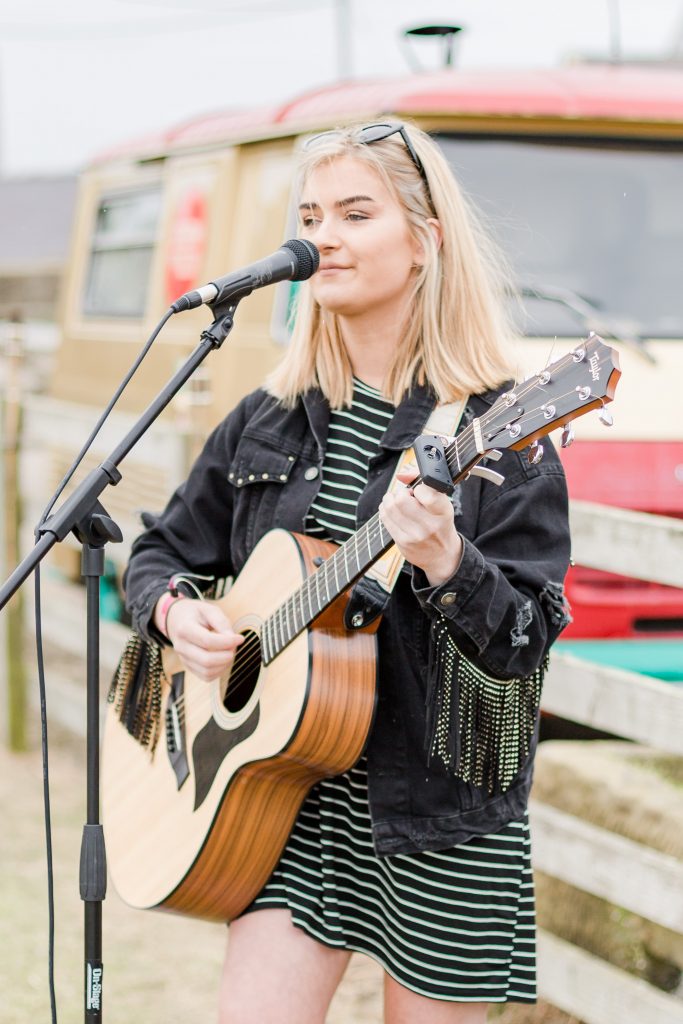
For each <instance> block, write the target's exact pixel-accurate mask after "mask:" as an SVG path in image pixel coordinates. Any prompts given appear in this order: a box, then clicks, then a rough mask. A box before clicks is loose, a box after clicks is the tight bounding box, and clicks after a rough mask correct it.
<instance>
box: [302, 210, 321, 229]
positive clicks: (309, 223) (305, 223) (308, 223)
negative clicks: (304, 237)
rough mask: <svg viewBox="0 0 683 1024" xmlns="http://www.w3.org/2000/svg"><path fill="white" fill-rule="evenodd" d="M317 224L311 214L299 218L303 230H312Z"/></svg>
mask: <svg viewBox="0 0 683 1024" xmlns="http://www.w3.org/2000/svg"><path fill="white" fill-rule="evenodd" d="M317 223H318V220H317V219H316V218H315V217H314V216H313V214H312V213H307V214H305V216H303V217H302V218H301V226H302V227H303V228H312V227H315V225H316V224H317Z"/></svg>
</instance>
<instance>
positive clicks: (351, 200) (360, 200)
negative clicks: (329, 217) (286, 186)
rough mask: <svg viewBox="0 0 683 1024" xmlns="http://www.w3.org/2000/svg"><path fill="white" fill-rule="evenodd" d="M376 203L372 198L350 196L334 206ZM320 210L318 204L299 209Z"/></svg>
mask: <svg viewBox="0 0 683 1024" xmlns="http://www.w3.org/2000/svg"><path fill="white" fill-rule="evenodd" d="M374 202H376V200H375V199H373V198H372V196H349V197H348V199H338V200H337V201H336V203H335V204H334V205H335V206H338V207H344V206H353V205H354V204H355V203H374ZM319 208H320V207H319V204H318V203H301V204H300V205H299V209H300V210H317V209H319Z"/></svg>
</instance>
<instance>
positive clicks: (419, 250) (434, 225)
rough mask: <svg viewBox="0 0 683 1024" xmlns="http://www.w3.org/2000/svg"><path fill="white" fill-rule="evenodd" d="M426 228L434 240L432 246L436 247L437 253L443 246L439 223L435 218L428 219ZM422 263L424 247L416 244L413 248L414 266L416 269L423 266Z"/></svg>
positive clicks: (423, 260)
mask: <svg viewBox="0 0 683 1024" xmlns="http://www.w3.org/2000/svg"><path fill="white" fill-rule="evenodd" d="M427 226H428V227H429V230H430V232H431V235H432V237H433V239H434V244H435V246H436V251H437V252H438V251H439V250H440V249H441V246H442V244H443V231H442V229H441V223H440V221H438V220H437V219H436V217H429V219H428V220H427ZM424 262H425V251H424V247H423V246H422V245H420V244H419V243H418V244H417V245H416V247H415V266H416V267H423V266H424Z"/></svg>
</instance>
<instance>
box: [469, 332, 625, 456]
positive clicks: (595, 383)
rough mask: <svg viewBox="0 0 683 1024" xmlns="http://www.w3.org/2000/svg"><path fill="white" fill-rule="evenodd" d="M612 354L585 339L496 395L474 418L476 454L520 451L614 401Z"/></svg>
mask: <svg viewBox="0 0 683 1024" xmlns="http://www.w3.org/2000/svg"><path fill="white" fill-rule="evenodd" d="M620 377H621V370H620V369H619V357H618V354H617V352H616V351H615V350H614V349H612V348H610V347H609V346H608V345H606V344H605V343H604V341H603V340H602V338H600V337H598V335H597V334H591V335H589V337H588V338H587V339H586V340H585V341H583V342H581V344H580V345H579V346H578V347H577V348H575V349H574V350H573V351H572V352H569V353H567V355H564V356H562V357H561V358H560V359H557V360H556V361H555V362H554V363H552V364H551V365H550V366H547V367H546V368H545V369H544V370H542V371H541V372H540V373H537V374H535V375H534V376H532V377H529V378H528V379H527V380H525V381H522V382H521V383H520V384H518V385H516V386H515V387H514V388H513V389H512V390H511V391H508V392H506V393H505V394H503V395H501V396H500V398H498V399H497V400H496V402H495V403H494V404H493V405H492V406H491V409H490V410H489V411H488V412H487V413H485V414H484V415H483V416H481V417H480V420H479V423H480V428H481V439H480V444H479V445H478V448H479V451H480V452H481V448H482V446H483V449H484V453H486V452H487V451H489V450H492V449H496V448H498V449H500V448H515V449H517V450H519V449H520V448H524V447H526V445H528V444H530V443H531V442H532V441H534V440H536V438H538V437H542V436H543V435H544V434H549V433H550V432H551V431H552V430H555V428H556V427H560V426H564V424H566V423H569V421H570V420H574V419H577V418H578V417H579V416H583V415H584V414H585V413H587V412H590V410H591V409H598V408H601V407H602V406H605V405H606V404H607V403H608V402H611V401H612V399H613V398H614V393H615V391H616V387H617V383H618V382H619V378H620Z"/></svg>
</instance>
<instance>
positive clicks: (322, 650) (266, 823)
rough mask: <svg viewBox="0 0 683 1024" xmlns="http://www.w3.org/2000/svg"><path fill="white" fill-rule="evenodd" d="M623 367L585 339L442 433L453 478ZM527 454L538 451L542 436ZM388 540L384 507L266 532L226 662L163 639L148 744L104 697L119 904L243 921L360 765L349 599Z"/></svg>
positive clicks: (539, 430) (362, 659) (361, 638)
mask: <svg viewBox="0 0 683 1024" xmlns="http://www.w3.org/2000/svg"><path fill="white" fill-rule="evenodd" d="M619 377H620V371H619V367H618V361H617V357H616V354H615V353H614V351H613V350H612V349H610V348H609V347H607V346H606V345H605V344H604V343H603V342H602V340H601V339H600V338H598V337H597V336H596V335H591V336H590V337H589V339H588V340H587V341H585V342H583V343H582V344H581V346H580V347H579V348H578V349H576V350H575V351H574V352H571V353H569V354H567V355H565V356H563V357H562V358H561V359H558V360H557V361H556V362H554V363H553V364H552V365H551V366H548V367H547V368H546V369H545V370H543V371H542V372H541V373H539V374H536V375H535V376H532V377H530V378H529V379H528V380H526V381H524V382H523V383H520V384H519V385H516V386H515V388H514V390H513V391H510V392H508V393H507V394H503V395H501V396H500V397H499V398H498V399H497V401H496V402H495V404H494V405H493V406H491V408H490V409H489V410H488V411H487V412H486V413H485V414H483V415H482V416H481V417H478V418H477V419H474V420H473V421H472V422H471V423H470V424H468V426H467V427H466V428H465V429H464V430H462V431H461V432H460V433H459V434H458V436H457V438H450V439H447V443H446V446H445V448H444V451H445V455H446V458H447V463H448V468H449V471H450V474H451V477H452V479H453V481H454V482H458V481H460V480H463V479H464V478H466V477H467V476H468V474H469V473H470V472H472V471H473V470H474V471H475V472H476V471H477V469H481V468H482V467H479V463H480V462H481V460H482V459H484V458H486V457H487V456H488V457H493V458H495V457H496V452H497V451H499V450H500V449H501V448H514V449H517V450H520V449H522V448H525V447H526V446H527V445H529V444H530V443H531V442H535V441H536V439H537V438H539V437H541V436H543V435H545V434H547V433H549V432H550V431H551V430H553V429H554V428H556V427H559V426H562V425H566V424H568V423H569V421H570V420H573V419H574V418H576V417H578V416H581V415H583V414H584V413H586V412H588V411H589V410H591V409H596V408H600V409H601V410H602V413H601V414H602V415H605V416H608V414H607V413H606V410H604V406H605V404H606V403H607V402H610V401H611V400H612V399H613V397H614V391H615V388H616V385H617V382H618V380H619ZM569 429H570V428H568V427H566V426H565V430H569ZM565 440H566V438H565ZM528 456H529V457H530V458H531V459H535V458H538V456H539V448H538V446H535V447H533V446H532V447H531V448H530V450H529V453H528ZM484 472H486V469H485V468H484ZM489 473H490V471H489ZM417 479H420V478H417ZM391 546H392V540H391V537H390V536H389V534H388V533H387V531H386V530H385V529H384V528H383V526H382V523H381V521H380V519H379V515H375V516H373V517H372V518H371V519H370V520H369V521H368V522H367V523H365V525H364V526H362V527H361V529H359V530H358V531H357V532H356V533H355V534H354V535H353V536H352V537H350V538H349V539H348V540H347V541H346V542H345V543H344V544H342V545H341V546H339V547H337V546H335V545H333V544H330V543H325V542H323V541H320V540H317V539H314V538H312V537H307V536H302V535H297V534H291V533H288V532H287V531H285V530H280V529H275V530H272V531H271V532H269V533H267V534H266V535H265V536H264V537H263V538H262V540H261V541H260V542H259V543H258V544H257V546H256V547H255V548H254V551H253V552H252V554H251V556H250V558H249V559H248V561H247V563H246V564H245V566H244V568H243V570H242V572H241V573H240V574H239V576H238V577H237V579H236V580H235V582H234V584H233V585H232V587H231V588H230V590H229V591H228V593H227V594H226V595H225V596H224V597H223V598H221V599H220V603H221V606H222V608H223V610H224V612H225V614H226V615H227V617H228V618H229V619H230V621H231V622H232V624H233V628H234V629H235V631H236V632H239V633H242V634H243V635H244V637H245V641H244V643H243V644H242V645H241V646H240V647H239V648H238V649H237V653H236V657H235V660H234V662H233V664H232V666H231V669H230V671H229V673H228V674H227V675H226V676H225V677H223V678H220V679H215V680H214V681H213V682H211V683H206V682H204V681H202V680H200V679H198V678H196V677H194V676H193V675H191V673H189V672H187V671H185V670H184V669H183V666H182V665H181V663H180V662H179V661H178V659H177V658H176V657H175V656H174V654H173V651H172V649H170V648H169V649H168V652H167V653H165V655H164V674H163V679H162V686H161V694H160V699H159V700H158V702H157V705H158V706H155V707H154V708H153V714H154V715H155V716H157V720H156V725H157V726H158V728H159V740H158V742H157V744H156V747H155V748H154V750H153V752H150V749H149V747H148V746H147V745H145V744H143V743H142V742H140V741H139V740H138V739H136V738H135V737H134V736H133V735H131V732H129V730H128V728H127V727H126V723H125V720H124V721H122V717H124V716H122V715H121V714H120V713H117V711H116V710H115V709H114V707H112V706H110V708H109V712H108V716H107V721H106V726H105V734H104V744H103V764H102V800H103V819H104V827H105V836H106V846H107V857H108V862H109V866H110V869H111V875H112V880H113V882H114V885H115V887H116V889H117V891H118V892H119V894H120V896H121V897H122V898H123V899H124V900H125V901H126V902H127V903H129V904H131V905H132V906H134V907H140V908H157V909H164V910H170V911H176V912H178V913H183V914H189V915H192V916H196V917H202V918H207V919H210V920H217V921H229V920H231V919H232V918H234V917H236V916H237V915H238V914H240V913H241V911H242V910H243V909H244V908H245V907H246V906H248V904H249V903H250V902H251V901H252V900H253V899H254V897H255V896H256V895H257V894H258V892H259V891H260V890H261V888H262V887H263V885H264V884H265V882H266V881H267V879H268V877H269V876H270V874H271V872H272V870H273V868H274V867H275V865H276V863H277V861H278V859H279V857H280V854H281V852H282V849H283V848H284V845H285V843H286V841H287V838H288V836H289V833H290V831H291V829H292V826H293V824H294V821H295V818H296V815H297V813H298V810H299V808H300V806H301V804H302V802H303V800H304V798H305V796H306V794H307V793H308V791H309V790H310V789H311V787H312V786H313V785H314V784H315V783H316V782H317V781H318V780H320V779H321V778H323V777H325V776H329V775H336V774H339V773H341V772H344V771H346V770H347V769H348V768H350V767H351V766H352V765H353V764H354V763H355V762H356V761H357V760H358V758H359V756H360V754H361V753H362V751H363V747H364V745H365V742H366V739H367V735H368V731H369V729H370V725H371V722H372V715H373V708H374V701H375V677H376V638H375V635H374V630H376V628H377V624H378V623H377V621H375V622H374V623H373V624H372V625H371V626H369V627H368V628H360V629H347V628H346V627H345V625H344V608H345V605H346V602H347V600H348V592H349V589H350V588H351V585H352V584H353V583H354V581H356V580H357V579H358V578H359V577H360V576H362V575H363V574H364V573H365V572H367V570H368V569H369V567H370V566H372V565H373V563H374V562H375V561H376V560H377V559H378V558H380V556H381V555H382V554H383V553H384V552H386V551H387V550H388V549H389V548H390V547H391Z"/></svg>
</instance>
